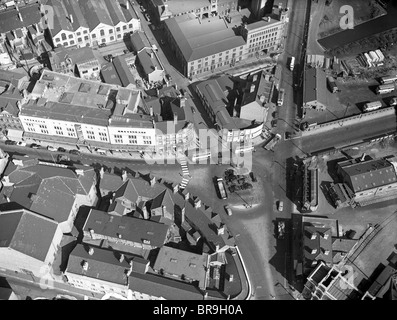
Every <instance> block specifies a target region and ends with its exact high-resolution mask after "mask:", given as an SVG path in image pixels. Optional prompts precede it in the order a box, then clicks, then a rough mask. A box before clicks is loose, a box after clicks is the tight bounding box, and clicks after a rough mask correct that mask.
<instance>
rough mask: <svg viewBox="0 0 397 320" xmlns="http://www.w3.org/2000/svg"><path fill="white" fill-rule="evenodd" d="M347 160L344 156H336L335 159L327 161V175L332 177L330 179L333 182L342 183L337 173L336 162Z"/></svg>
mask: <svg viewBox="0 0 397 320" xmlns="http://www.w3.org/2000/svg"><path fill="white" fill-rule="evenodd" d="M344 160H347V159H346V158H338V159H335V160H331V161H328V162H327V171H328V174H329V176H330V177H331V178H332V180H333V181H334V182H335V183H342V182H343V181H342V180H341V179H340V178H339V176H338V174H337V164H338V162H341V161H344Z"/></svg>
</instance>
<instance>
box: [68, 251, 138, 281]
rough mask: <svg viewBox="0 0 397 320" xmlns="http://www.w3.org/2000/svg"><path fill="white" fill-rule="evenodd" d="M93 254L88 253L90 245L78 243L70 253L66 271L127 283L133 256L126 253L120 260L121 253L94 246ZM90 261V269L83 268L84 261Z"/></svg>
mask: <svg viewBox="0 0 397 320" xmlns="http://www.w3.org/2000/svg"><path fill="white" fill-rule="evenodd" d="M93 249H94V252H93V254H92V255H90V254H89V253H88V250H89V246H86V245H84V244H77V246H76V247H75V248H74V249H73V251H72V252H71V253H70V255H69V261H68V266H67V268H66V272H68V273H73V274H78V275H83V276H86V277H89V278H94V279H98V280H102V281H107V282H111V283H116V284H120V285H127V271H128V270H129V269H130V264H129V261H130V260H131V259H132V256H130V255H126V254H124V257H125V258H124V260H123V261H122V262H120V260H119V258H120V256H121V254H120V253H119V252H116V251H113V250H106V249H102V248H97V247H95V248H93ZM84 262H87V263H88V270H84V269H83V263H84Z"/></svg>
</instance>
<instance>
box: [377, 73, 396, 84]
mask: <svg viewBox="0 0 397 320" xmlns="http://www.w3.org/2000/svg"><path fill="white" fill-rule="evenodd" d="M394 81H397V75H394V76H387V77H382V78H380V83H381V84H386V83H391V82H394Z"/></svg>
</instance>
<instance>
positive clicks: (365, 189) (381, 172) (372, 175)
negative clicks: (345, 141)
mask: <svg viewBox="0 0 397 320" xmlns="http://www.w3.org/2000/svg"><path fill="white" fill-rule="evenodd" d="M396 166H397V163H396V162H394V161H389V160H386V159H372V158H371V157H368V156H367V157H361V158H358V159H350V160H346V161H342V162H339V163H338V164H337V173H338V175H339V176H340V177H341V179H342V181H343V183H344V184H345V185H346V187H347V188H349V189H350V191H351V192H350V193H351V199H349V200H350V202H351V203H352V205H359V206H365V205H369V204H372V203H377V202H381V201H386V200H389V199H394V198H395V197H396V192H397V174H396V172H397V169H396Z"/></svg>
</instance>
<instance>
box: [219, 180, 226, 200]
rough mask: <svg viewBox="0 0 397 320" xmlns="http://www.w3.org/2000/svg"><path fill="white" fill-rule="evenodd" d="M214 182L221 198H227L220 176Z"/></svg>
mask: <svg viewBox="0 0 397 320" xmlns="http://www.w3.org/2000/svg"><path fill="white" fill-rule="evenodd" d="M216 183H217V184H218V189H219V194H220V196H221V198H222V199H227V193H226V188H225V183H224V182H223V179H222V178H218V179H216Z"/></svg>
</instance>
